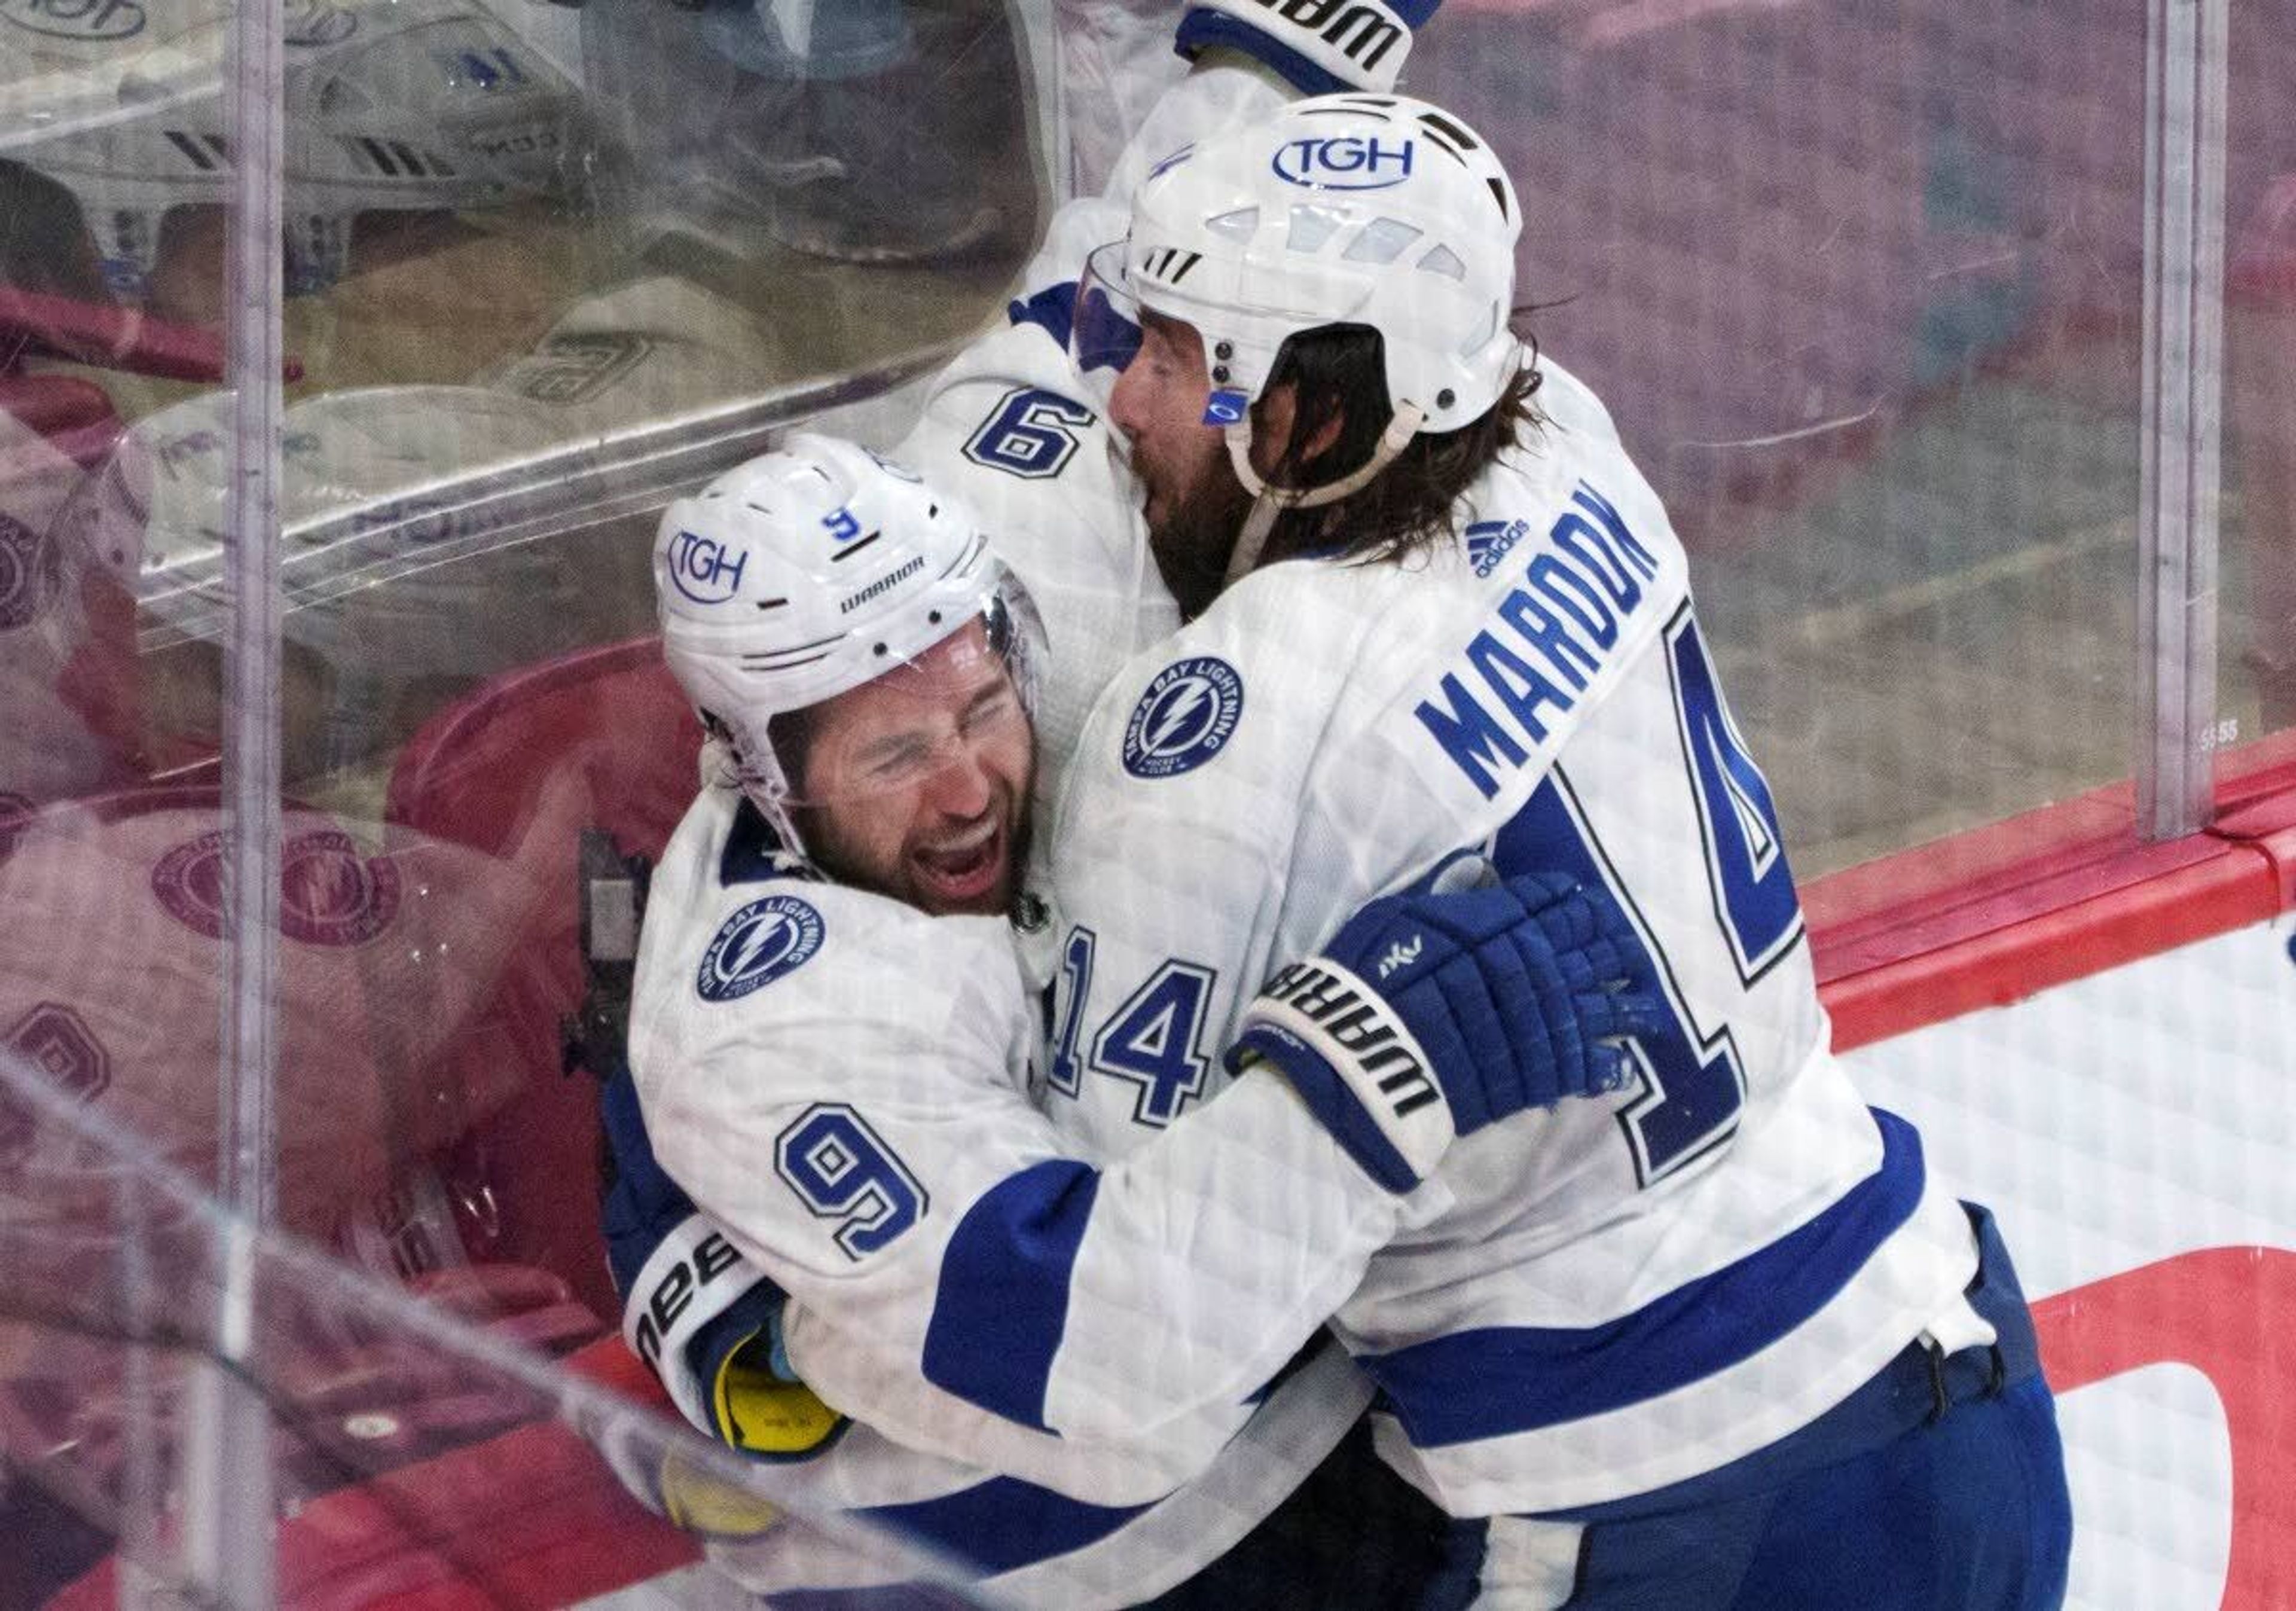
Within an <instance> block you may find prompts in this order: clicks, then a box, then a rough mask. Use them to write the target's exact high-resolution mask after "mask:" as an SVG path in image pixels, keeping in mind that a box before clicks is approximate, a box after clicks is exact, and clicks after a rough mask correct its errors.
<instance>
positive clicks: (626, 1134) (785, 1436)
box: [598, 1070, 844, 1456]
mask: <svg viewBox="0 0 2296 1611" xmlns="http://www.w3.org/2000/svg"><path fill="white" fill-rule="evenodd" d="M598 1105H599V1116H600V1118H601V1120H602V1122H603V1130H604V1134H605V1146H606V1153H607V1158H606V1187H605V1195H604V1199H603V1202H602V1203H601V1204H600V1205H599V1220H600V1221H601V1224H602V1227H603V1229H604V1231H605V1236H606V1256H607V1260H608V1262H610V1264H611V1266H612V1270H613V1277H614V1288H615V1290H616V1291H618V1292H619V1293H620V1294H621V1295H622V1340H623V1341H624V1342H626V1343H627V1344H629V1346H630V1351H631V1352H634V1353H635V1354H636V1355H637V1356H638V1358H640V1359H641V1360H644V1361H645V1362H646V1364H647V1365H648V1366H650V1367H651V1368H652V1370H653V1373H654V1375H655V1376H657V1377H660V1379H661V1385H662V1388H663V1390H664V1391H665V1392H667V1393H668V1394H669V1396H670V1400H671V1401H672V1402H673V1403H675V1404H676V1406H677V1408H678V1411H679V1413H681V1414H682V1415H684V1416H685V1418H686V1419H687V1420H688V1421H690V1422H692V1423H693V1425H694V1426H697V1427H699V1428H700V1429H701V1431H703V1432H706V1433H708V1434H709V1435H710V1436H712V1437H714V1438H716V1439H717V1440H718V1441H719V1442H720V1443H729V1444H731V1445H732V1446H733V1447H734V1448H736V1449H745V1450H748V1451H750V1452H751V1453H756V1454H774V1455H783V1456H792V1455H803V1454H808V1453H810V1452H812V1451H814V1450H816V1449H817V1448H819V1447H821V1446H822V1445H823V1444H824V1443H827V1442H828V1440H829V1439H830V1438H832V1436H834V1435H835V1434H837V1432H838V1431H839V1430H840V1429H841V1428H842V1426H844V1418H843V1417H841V1416H840V1415H838V1414H837V1413H836V1412H835V1411H834V1410H831V1409H830V1408H829V1407H828V1406H826V1405H825V1404H824V1403H823V1402H822V1401H820V1400H819V1399H818V1398H816V1397H815V1396H814V1394H813V1393H812V1391H811V1390H810V1389H809V1388H808V1387H807V1386H806V1385H804V1384H803V1383H802V1382H800V1381H799V1380H798V1379H797V1374H796V1372H795V1371H793V1370H792V1369H790V1364H789V1360H788V1356H787V1355H786V1354H785V1353H784V1352H783V1350H782V1310H783V1306H784V1305H785V1304H786V1303H787V1302H788V1300H787V1298H786V1297H785V1296H784V1295H783V1292H782V1289H781V1288H780V1287H779V1286H775V1284H774V1282H773V1281H772V1280H771V1279H769V1278H767V1276H766V1274H765V1272H764V1271H762V1270H758V1268H757V1266H755V1265H754V1264H751V1263H750V1261H749V1260H748V1259H746V1258H744V1257H743V1256H742V1254H741V1253H739V1252H737V1251H736V1250H735V1249H734V1245H732V1244H731V1243H730V1242H728V1241H726V1237H725V1235H724V1233H723V1232H722V1231H720V1230H719V1229H717V1225H716V1223H715V1222H714V1221H711V1220H710V1219H709V1217H708V1216H706V1215H704V1214H702V1213H701V1212H700V1211H699V1210H697V1209H696V1208H695V1207H694V1205H693V1199H692V1198H691V1197H689V1196H686V1195H685V1191H684V1189H683V1188H680V1187H679V1186H678V1184H677V1182H676V1181H675V1180H673V1179H670V1178H669V1175H668V1172H667V1171H665V1170H663V1168H662V1167H661V1165H660V1163H659V1162H657V1161H656V1159H655V1157H654V1155H653V1143H652V1140H651V1139H650V1138H648V1137H647V1135H646V1130H645V1118H644V1114H642V1113H641V1112H640V1111H639V1107H638V1097H637V1087H636V1085H635V1082H634V1081H632V1080H631V1078H630V1076H629V1073H628V1071H627V1070H622V1071H619V1072H617V1073H614V1074H613V1075H612V1076H611V1078H609V1079H608V1080H607V1081H605V1082H604V1085H603V1089H601V1091H600V1093H599V1098H598Z"/></svg>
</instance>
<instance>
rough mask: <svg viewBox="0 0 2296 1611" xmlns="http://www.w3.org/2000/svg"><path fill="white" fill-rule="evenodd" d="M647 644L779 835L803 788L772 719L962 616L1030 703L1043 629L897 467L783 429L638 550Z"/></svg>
mask: <svg viewBox="0 0 2296 1611" xmlns="http://www.w3.org/2000/svg"><path fill="white" fill-rule="evenodd" d="M653 578H654V592H655V597H656V600H657V604H658V607H659V610H660V620H661V641H662V654H663V657H664V658H665V659H666V660H667V661H668V663H669V669H670V670H671V672H672V674H673V675H675V676H676V678H677V680H678V684H679V686H681V687H683V688H684V689H685V693H686V696H687V697H688V698H690V699H691V700H692V701H693V703H694V704H695V705H696V706H697V707H699V708H700V710H701V712H702V714H703V716H704V718H705V719H714V720H715V722H716V723H717V725H718V726H719V727H722V728H723V729H724V736H725V737H726V739H727V740H728V741H729V742H730V744H731V745H732V748H733V752H734V755H733V760H734V777H735V779H736V781H738V783H739V784H740V785H741V787H742V792H743V793H745V794H747V795H748V796H749V798H750V800H751V801H753V802H754V803H755V804H756V805H757V806H758V810H761V811H763V812H764V813H765V814H766V817H767V819H768V820H769V821H770V822H771V823H772V824H773V826H774V827H775V830H776V831H777V832H778V833H779V834H781V836H782V840H783V843H784V844H785V845H787V846H788V847H789V848H790V849H791V850H792V851H796V852H798V853H799V854H800V855H803V854H806V853H807V851H806V847H805V845H804V843H803V841H802V839H801V837H800V835H799V833H798V831H797V828H796V826H795V823H794V821H793V820H792V818H791V815H790V811H789V808H790V807H791V806H793V805H804V804H816V803H824V802H823V801H817V800H812V799H808V797H807V796H806V795H805V794H804V793H803V792H802V790H801V788H800V784H799V778H798V777H797V776H796V775H795V771H794V769H793V768H792V766H791V764H790V761H791V760H792V759H794V758H788V757H784V756H783V754H782V753H781V752H779V751H777V750H776V748H775V743H774V739H775V734H774V733H773V732H772V731H771V730H770V729H771V724H772V723H773V721H774V719H775V718H776V717H783V716H786V715H788V714H790V713H791V712H795V711H802V710H805V709H807V708H808V707H810V706H814V705H817V704H820V703H823V702H824V701H826V700H830V699H833V698H835V697H836V696H837V695H840V694H843V693H845V692H846V691H848V690H849V689H852V688H857V687H859V686H861V685H863V684H864V683H868V682H873V681H875V680H876V679H877V678H881V677H886V676H898V675H903V674H910V675H914V674H917V671H918V668H917V665H916V662H918V660H919V658H920V657H921V656H923V655H924V654H926V653H927V652H928V651H929V650H931V649H934V648H936V647H937V646H939V645H941V644H943V643H945V642H947V640H949V639H951V638H953V637H956V636H957V634H959V633H960V632H963V631H964V629H966V628H967V627H968V626H970V625H972V624H973V623H975V622H979V623H980V625H981V627H982V628H983V631H982V633H981V637H980V644H981V645H982V646H983V647H984V648H985V649H986V651H987V652H988V653H995V654H996V655H998V656H1000V657H1001V658H1002V659H1003V661H1004V662H1005V665H1006V666H1007V667H1008V668H1009V669H1010V670H1011V671H1012V674H1013V684H1014V686H1015V688H1016V689H1017V690H1018V692H1019V695H1020V699H1021V710H1022V711H1023V712H1024V713H1025V714H1028V715H1031V716H1032V715H1033V714H1034V711H1035V703H1036V681H1037V672H1038V668H1039V667H1040V666H1041V665H1042V663H1043V653H1044V629H1043V625H1042V623H1041V622H1040V621H1038V620H1037V613H1036V609H1035V606H1034V605H1033V604H1031V603H1030V602H1029V596H1028V594H1027V591H1026V590H1025V589H1024V588H1022V587H1021V584H1020V580H1019V579H1018V578H1016V577H1014V576H1013V574H1012V573H1011V572H1010V571H1007V570H1006V569H1005V566H1004V564H1003V563H1001V562H1000V561H998V560H997V559H996V556H995V555H993V554H992V553H991V552H990V551H989V547H988V539H987V538H986V537H984V536H983V535H982V533H981V530H980V525H979V523H978V522H976V521H975V520H974V519H973V517H972V514H971V513H970V511H968V510H967V509H965V508H964V505H961V504H959V503H957V502H956V501H955V500H954V499H952V498H950V497H947V495H945V494H943V493H940V492H939V491H936V490H935V489H932V488H931V487H930V486H928V485H926V483H925V482H924V481H923V479H922V478H921V477H920V476H918V475H917V474H916V473H914V472H913V471H911V470H908V469H906V467H904V466H902V465H900V464H895V463H894V462H892V461H890V460H889V459H885V458H882V457H880V456H878V455H876V454H874V453H872V452H871V451H869V450H868V449H867V448H862V447H860V446H858V445H857V444H855V443H852V442H848V441H844V440H839V439H837V438H834V437H826V436H816V435H812V434H799V435H795V436H791V438H789V439H788V440H787V441H786V442H785V443H784V444H783V446H782V448H779V449H778V450H776V451H775V452H772V453H768V454H766V455H764V456H762V457H759V458H755V459H751V460H750V462H749V463H747V464H742V465H739V466H737V467H735V468H734V469H733V470H729V471H727V472H726V473H725V474H723V475H721V476H719V477H718V478H717V480H716V481H711V482H710V483H709V485H708V486H707V487H704V488H703V489H701V491H700V492H699V493H696V494H695V495H693V497H684V498H680V499H678V500H677V501H676V503H673V504H672V505H669V507H668V509H666V510H664V511H663V512H662V517H661V526H660V532H659V534H658V536H657V537H656V539H655V542H654V550H653Z"/></svg>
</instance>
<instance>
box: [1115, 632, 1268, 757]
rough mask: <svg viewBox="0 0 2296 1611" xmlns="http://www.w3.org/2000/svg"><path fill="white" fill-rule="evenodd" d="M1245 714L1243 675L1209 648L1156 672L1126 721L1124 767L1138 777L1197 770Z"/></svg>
mask: <svg viewBox="0 0 2296 1611" xmlns="http://www.w3.org/2000/svg"><path fill="white" fill-rule="evenodd" d="M1242 715H1243V678H1241V677H1238V676H1237V675H1236V674H1235V668H1234V666H1231V665H1229V664H1228V663H1227V662H1226V661H1224V660H1216V659H1214V658H1213V657H1212V656H1210V655H1209V654H1198V655H1193V656H1191V657H1190V658H1188V659H1186V660H1182V661H1175V662H1173V663H1172V664H1170V665H1169V666H1166V667H1165V668H1164V669H1163V670H1161V671H1159V672H1157V673H1156V676H1155V678H1154V680H1152V682H1150V683H1149V685H1148V691H1147V692H1146V693H1145V694H1143V695H1141V696H1140V703H1138V704H1136V705H1134V706H1133V707H1132V719H1131V720H1129V721H1128V722H1127V723H1125V724H1124V769H1125V770H1126V771H1128V772H1129V773H1131V774H1132V776H1134V777H1177V776H1178V775H1179V774H1180V773H1182V772H1192V771H1193V770H1194V769H1196V768H1198V767H1200V766H1201V765H1203V764H1204V762H1206V761H1208V760H1210V759H1211V758H1212V757H1213V756H1215V755H1217V754H1218V753H1219V752H1220V751H1221V750H1222V749H1223V748H1224V747H1226V744H1227V741H1228V736H1229V735H1231V734H1233V733H1234V731H1235V724H1236V722H1237V720H1238V719H1240V718H1241V717H1242Z"/></svg>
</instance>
